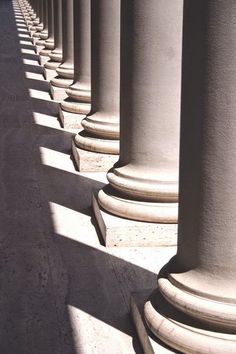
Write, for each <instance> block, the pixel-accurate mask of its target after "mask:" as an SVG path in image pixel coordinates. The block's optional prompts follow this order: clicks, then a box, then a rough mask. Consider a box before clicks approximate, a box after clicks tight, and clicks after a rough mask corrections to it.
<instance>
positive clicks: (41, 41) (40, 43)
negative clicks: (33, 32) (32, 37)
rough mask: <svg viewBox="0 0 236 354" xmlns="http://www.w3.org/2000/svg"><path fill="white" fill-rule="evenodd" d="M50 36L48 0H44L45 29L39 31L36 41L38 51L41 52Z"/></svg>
mask: <svg viewBox="0 0 236 354" xmlns="http://www.w3.org/2000/svg"><path fill="white" fill-rule="evenodd" d="M47 38H48V0H43V29H42V31H40V32H39V38H38V39H37V41H36V42H35V45H36V52H37V53H39V52H40V51H41V50H42V49H43V48H44V46H45V40H46V39H47Z"/></svg>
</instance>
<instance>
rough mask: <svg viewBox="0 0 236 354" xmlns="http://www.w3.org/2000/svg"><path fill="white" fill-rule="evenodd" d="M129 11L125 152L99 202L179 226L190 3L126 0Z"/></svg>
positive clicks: (124, 49) (125, 25) (124, 57)
mask: <svg viewBox="0 0 236 354" xmlns="http://www.w3.org/2000/svg"><path fill="white" fill-rule="evenodd" d="M121 10H122V13H121V16H122V19H121V23H122V28H121V84H120V85H121V89H120V95H121V97H120V116H121V118H120V158H119V161H118V162H117V163H116V164H115V165H114V166H113V168H112V169H111V170H110V171H109V172H108V174H107V178H108V181H109V186H108V187H106V188H104V189H103V190H101V191H99V193H98V202H99V204H100V206H101V207H102V208H104V209H105V210H107V211H108V212H110V213H112V214H115V215H118V216H121V217H125V218H130V219H135V220H140V221H148V222H157V223H174V224H175V223H177V214H178V162H179V161H178V155H179V125H180V82H181V80H180V79H181V77H180V76H181V35H182V21H181V19H182V17H181V13H182V4H181V1H176V2H174V3H173V1H170V0H167V1H164V0H158V1H157V0H151V1H148V3H146V2H143V1H142V0H137V1H135V3H134V2H132V1H122V2H121ZM130 23H132V26H131V25H130ZM147 38H148V40H147Z"/></svg>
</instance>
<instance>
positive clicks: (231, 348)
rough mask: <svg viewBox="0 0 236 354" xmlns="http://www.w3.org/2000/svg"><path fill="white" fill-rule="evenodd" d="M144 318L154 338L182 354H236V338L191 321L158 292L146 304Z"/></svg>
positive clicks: (193, 320) (233, 335)
mask: <svg viewBox="0 0 236 354" xmlns="http://www.w3.org/2000/svg"><path fill="white" fill-rule="evenodd" d="M196 304H197V299H196ZM144 317H145V321H146V323H147V324H148V327H149V328H150V329H151V331H152V332H153V334H154V335H155V336H157V337H158V338H159V339H160V340H162V341H163V342H165V343H166V344H167V345H169V346H171V347H172V348H175V349H176V350H178V351H180V352H181V353H188V354H196V353H201V354H208V353H214V354H235V352H236V335H235V334H228V333H223V332H217V331H214V332H213V331H212V330H211V326H204V324H203V323H201V322H200V321H197V320H195V319H192V318H190V317H189V316H187V315H185V314H183V312H180V311H178V310H177V308H175V307H173V306H172V305H170V304H169V303H168V302H167V301H166V300H165V299H164V297H163V296H162V295H161V294H160V292H159V291H158V289H157V290H155V292H154V293H153V294H152V295H151V296H150V297H149V299H148V300H147V302H146V303H145V306H144Z"/></svg>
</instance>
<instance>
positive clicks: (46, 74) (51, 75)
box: [43, 67, 57, 81]
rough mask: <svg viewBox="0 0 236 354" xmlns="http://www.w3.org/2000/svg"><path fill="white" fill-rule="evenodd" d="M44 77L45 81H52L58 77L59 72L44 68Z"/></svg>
mask: <svg viewBox="0 0 236 354" xmlns="http://www.w3.org/2000/svg"><path fill="white" fill-rule="evenodd" d="M43 76H44V78H45V80H47V81H50V80H52V79H53V78H54V77H55V76H57V72H56V70H52V69H47V68H45V67H44V68H43Z"/></svg>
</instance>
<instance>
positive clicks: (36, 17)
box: [29, 0, 41, 37]
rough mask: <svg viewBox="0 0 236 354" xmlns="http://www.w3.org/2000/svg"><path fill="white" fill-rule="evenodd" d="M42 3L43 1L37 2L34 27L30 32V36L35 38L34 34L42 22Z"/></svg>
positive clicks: (30, 28)
mask: <svg viewBox="0 0 236 354" xmlns="http://www.w3.org/2000/svg"><path fill="white" fill-rule="evenodd" d="M40 1H41V0H36V1H35V13H34V16H32V17H31V18H32V20H33V25H32V26H29V31H30V35H31V36H32V37H33V35H34V33H35V32H36V31H37V26H38V25H39V22H40V18H39V16H40Z"/></svg>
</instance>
